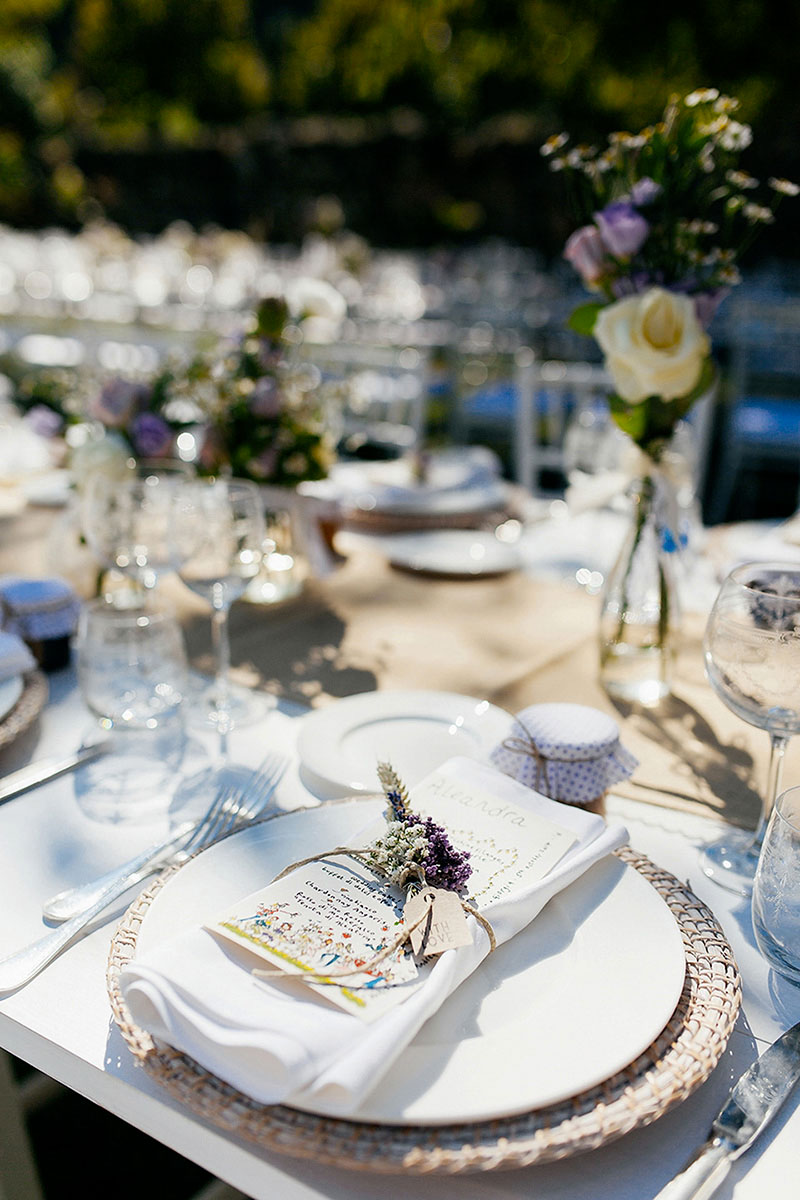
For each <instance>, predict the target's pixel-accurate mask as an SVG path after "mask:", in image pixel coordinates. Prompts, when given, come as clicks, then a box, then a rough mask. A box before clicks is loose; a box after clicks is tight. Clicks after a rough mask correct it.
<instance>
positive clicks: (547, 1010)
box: [136, 798, 686, 1125]
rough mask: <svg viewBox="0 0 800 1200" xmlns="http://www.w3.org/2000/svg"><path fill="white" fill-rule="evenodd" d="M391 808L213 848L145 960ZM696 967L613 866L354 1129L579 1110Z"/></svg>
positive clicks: (658, 902) (387, 1081) (153, 924)
mask: <svg viewBox="0 0 800 1200" xmlns="http://www.w3.org/2000/svg"><path fill="white" fill-rule="evenodd" d="M381 808H382V801H379V800H373V799H365V798H362V799H356V800H346V801H341V802H338V803H332V804H323V805H321V806H320V807H319V808H314V809H305V810H300V811H298V812H293V813H287V814H284V815H281V816H279V817H278V818H274V819H272V820H270V821H267V822H264V823H262V824H260V825H257V826H255V827H251V828H249V829H245V830H243V831H242V832H240V833H237V834H234V835H233V836H232V837H230V838H228V839H226V840H225V841H223V842H219V843H217V845H215V846H211V847H210V848H209V849H208V850H206V851H204V852H203V853H202V854H200V855H198V856H197V858H195V859H193V860H191V861H190V862H188V863H187V864H186V865H185V866H184V867H182V869H181V870H180V871H178V872H177V873H176V875H175V876H174V877H173V878H172V879H170V881H169V882H168V883H167V884H166V885H165V886H164V887H163V888H162V889H161V891H159V892H158V893H157V895H156V896H155V898H154V900H153V902H152V903H151V905H150V907H149V908H148V910H147V912H146V914H145V917H144V920H143V922H142V925H141V928H140V932H139V935H138V940H137V947H136V953H137V954H141V955H145V954H147V953H148V952H149V951H150V950H152V949H153V948H154V947H155V946H157V945H159V944H161V943H162V942H164V941H166V940H167V939H168V938H171V937H174V936H176V935H178V934H180V933H181V931H182V930H184V929H187V928H188V927H190V926H196V925H199V924H202V923H203V922H204V921H206V920H210V919H212V918H213V917H214V916H216V915H217V914H218V913H219V912H220V911H221V910H223V909H225V908H226V907H229V906H230V905H231V904H232V903H235V902H236V901H237V900H238V899H241V897H243V896H246V895H247V894H248V893H250V892H252V891H255V890H256V889H257V888H259V887H261V886H263V885H264V884H265V883H266V882H268V881H269V880H270V879H271V878H272V877H273V876H274V875H275V874H277V873H278V872H279V871H280V870H282V869H283V868H284V867H285V866H286V865H287V864H288V863H290V862H292V861H295V860H296V859H298V858H300V857H305V856H307V855H310V854H314V853H320V852H322V851H324V850H326V849H328V848H330V847H331V846H335V845H340V844H341V843H342V842H346V841H348V840H349V839H350V838H351V837H354V836H356V834H357V833H358V832H359V831H360V829H361V828H362V827H363V826H364V825H365V824H366V823H367V822H368V821H370V820H373V819H375V818H376V817H377V816H378V815H379V813H380V811H381ZM685 967H686V963H685V958H684V952H683V944H682V940H681V936H680V930H679V928H678V925H677V923H676V921H675V919H674V917H673V916H672V913H671V912H670V910H669V908H668V907H667V905H666V904H665V902H664V901H663V900H662V899H661V897H660V896H659V895H658V893H657V892H656V891H655V889H654V888H653V887H652V886H651V885H650V884H649V883H648V882H647V880H646V879H645V878H644V877H643V876H642V875H640V874H638V872H637V871H635V870H634V869H633V868H632V867H628V866H626V865H625V864H624V863H622V862H621V861H620V860H619V859H617V858H616V857H615V856H613V855H609V856H608V858H606V859H604V860H602V861H601V862H600V863H597V864H596V865H595V866H594V867H592V868H591V869H590V870H589V871H587V872H586V874H585V875H584V876H582V877H581V878H580V879H579V880H577V881H576V882H575V883H573V884H572V885H571V886H570V887H568V888H566V889H565V890H564V891H563V892H561V893H559V894H558V895H557V896H555V897H554V898H553V899H552V900H551V901H550V903H549V904H548V905H547V907H546V908H545V909H544V910H543V911H542V912H541V913H540V914H539V916H538V917H536V919H535V920H534V921H532V922H531V924H530V925H529V926H528V928H527V929H525V930H523V931H522V932H521V933H519V934H517V936H516V937H514V938H511V939H510V941H508V942H506V943H505V944H504V945H503V946H500V947H499V949H497V950H496V951H495V952H494V953H493V954H490V955H489V956H488V957H487V958H486V959H485V960H484V961H483V963H482V964H481V965H480V966H479V967H478V969H477V970H476V971H475V972H474V974H473V975H472V976H470V977H469V978H468V979H467V980H466V981H465V982H464V983H462V984H461V986H460V987H459V988H458V989H457V990H456V991H455V992H454V993H453V995H452V996H450V997H449V998H448V999H447V1000H446V1001H445V1003H444V1004H443V1005H442V1007H441V1009H440V1010H439V1011H438V1012H437V1013H436V1014H435V1015H434V1016H433V1017H431V1018H430V1019H429V1020H428V1021H427V1023H426V1024H425V1025H424V1026H423V1027H422V1029H421V1030H420V1032H419V1033H418V1034H417V1036H416V1038H415V1039H414V1040H413V1041H412V1042H411V1044H410V1045H409V1046H408V1047H407V1048H406V1049H405V1050H404V1051H403V1053H402V1055H401V1056H400V1058H399V1060H398V1061H397V1062H396V1063H395V1064H394V1066H393V1067H392V1068H391V1070H390V1071H389V1073H388V1074H387V1075H386V1077H385V1078H384V1079H383V1080H382V1081H381V1084H380V1086H379V1087H378V1088H376V1090H375V1091H374V1092H373V1093H372V1094H371V1095H370V1096H368V1097H367V1098H366V1099H365V1101H364V1103H363V1105H362V1107H361V1108H360V1109H359V1110H358V1111H357V1112H355V1113H353V1114H351V1115H352V1117H353V1119H354V1120H363V1121H377V1122H381V1123H390V1124H405V1125H441V1124H452V1123H455V1122H461V1121H481V1120H492V1119H495V1118H499V1117H503V1116H510V1115H512V1114H514V1113H521V1112H527V1111H530V1110H531V1109H536V1108H541V1107H544V1106H545V1105H549V1104H555V1103H558V1102H559V1101H561V1100H565V1099H567V1098H568V1097H570V1096H575V1095H577V1094H579V1093H580V1092H582V1091H585V1090H586V1089H587V1088H590V1087H594V1086H595V1085H596V1084H598V1083H600V1082H601V1081H602V1080H604V1079H607V1078H609V1077H610V1076H611V1075H613V1074H615V1073H616V1072H617V1071H620V1070H622V1069H623V1068H625V1067H626V1066H628V1065H629V1064H630V1063H631V1062H633V1061H634V1059H635V1058H637V1057H638V1055H639V1054H641V1053H642V1052H643V1051H644V1050H646V1048H647V1047H648V1046H649V1045H650V1043H651V1042H652V1041H653V1040H654V1039H655V1038H656V1037H658V1035H659V1034H660V1033H661V1032H662V1030H663V1029H664V1027H665V1025H666V1024H667V1022H668V1021H669V1019H670V1017H671V1016H672V1014H673V1012H674V1010H675V1007H676V1005H677V1003H678V999H679V997H680V994H681V990H682V987H683V980H684V973H685ZM309 1110H310V1111H314V1112H318V1113H320V1114H321V1115H323V1116H327V1115H335V1114H329V1113H328V1112H327V1111H326V1110H325V1109H324V1107H315V1108H313V1109H311V1108H310V1106H309Z"/></svg>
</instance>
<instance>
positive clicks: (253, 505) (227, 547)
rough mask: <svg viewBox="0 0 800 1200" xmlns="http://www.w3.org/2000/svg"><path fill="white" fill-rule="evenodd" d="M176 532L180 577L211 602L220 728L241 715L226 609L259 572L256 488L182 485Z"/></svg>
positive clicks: (212, 714) (213, 701)
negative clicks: (233, 692)
mask: <svg viewBox="0 0 800 1200" xmlns="http://www.w3.org/2000/svg"><path fill="white" fill-rule="evenodd" d="M176 531H177V538H178V545H179V554H180V560H181V561H180V566H179V569H178V573H179V575H180V578H181V579H182V580H183V582H184V583H185V584H186V586H187V587H189V588H191V590H192V591H193V592H196V593H197V595H198V596H202V597H203V599H204V600H206V601H207V602H208V603H209V604H210V605H211V609H212V626H211V630H212V639H213V646H214V653H215V658H216V669H215V679H214V685H213V688H212V691H211V697H210V705H209V708H208V714H207V715H208V720H209V721H210V722H211V723H212V724H214V725H216V726H217V727H218V728H219V729H220V731H221V732H227V730H228V729H230V728H232V727H233V724H234V721H235V720H241V716H242V714H241V713H240V714H237V711H236V709H237V703H236V701H235V699H234V697H233V696H232V695H231V689H230V681H229V670H230V640H229V634H228V614H229V612H230V608H231V605H232V604H233V602H234V600H238V599H239V597H240V596H242V595H243V594H244V592H245V590H246V589H247V587H248V585H249V583H250V582H251V581H252V580H253V579H255V577H256V576H257V575H258V572H259V570H260V568H261V559H262V555H263V548H264V539H265V537H266V528H265V524H264V513H263V508H262V504H261V497H260V495H259V491H258V488H257V487H256V485H255V484H254V483H250V482H248V481H246V480H237V479H198V480H195V481H193V482H192V483H189V484H186V486H185V487H184V488H182V490H181V499H180V505H179V510H178V513H177V517H176ZM239 703H240V704H241V703H242V702H241V701H240V702H239Z"/></svg>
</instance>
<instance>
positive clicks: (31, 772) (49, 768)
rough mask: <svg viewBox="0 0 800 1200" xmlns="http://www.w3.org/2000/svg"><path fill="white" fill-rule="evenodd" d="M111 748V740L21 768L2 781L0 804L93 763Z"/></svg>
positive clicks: (0, 785)
mask: <svg viewBox="0 0 800 1200" xmlns="http://www.w3.org/2000/svg"><path fill="white" fill-rule="evenodd" d="M110 748H111V740H110V739H109V740H108V741H105V742H94V743H93V744H92V745H91V746H84V747H83V748H82V749H80V750H76V752H75V753H74V754H70V755H69V757H68V758H43V759H42V760H41V761H40V762H35V763H31V764H30V765H29V766H27V767H22V768H20V770H19V771H12V772H11V774H10V775H6V776H5V777H4V778H3V779H0V804H3V803H4V802H5V801H6V800H12V799H13V798H14V796H19V795H21V794H22V793H23V792H27V791H28V790H29V789H30V788H33V787H37V786H38V784H40V783H46V782H47V781H48V780H50V779H55V778H56V777H57V776H59V775H64V774H65V773H66V772H67V771H72V770H74V769H75V767H79V766H81V764H82V763H87V762H93V761H94V759H96V758H99V757H100V755H101V754H105V753H106V751H107V750H109V749H110Z"/></svg>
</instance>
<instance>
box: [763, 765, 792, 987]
mask: <svg viewBox="0 0 800 1200" xmlns="http://www.w3.org/2000/svg"><path fill="white" fill-rule="evenodd" d="M752 913H753V932H754V933H755V936H756V941H757V943H758V947H759V949H760V951H761V953H762V954H763V955H764V957H765V958H766V960H767V962H768V963H769V964H770V966H772V967H774V968H775V970H776V971H778V972H779V974H781V975H784V976H785V977H786V978H787V979H790V980H791V981H792V982H793V983H797V984H800V787H792V788H787V790H786V791H785V792H782V793H781V795H780V796H779V797H778V799H777V800H776V801H775V807H774V808H773V810H772V815H771V816H770V819H769V823H768V825H767V831H766V834H765V835H764V844H763V845H762V847H761V855H760V857H759V860H758V868H757V870H756V876H755V881H754V883H753V908H752Z"/></svg>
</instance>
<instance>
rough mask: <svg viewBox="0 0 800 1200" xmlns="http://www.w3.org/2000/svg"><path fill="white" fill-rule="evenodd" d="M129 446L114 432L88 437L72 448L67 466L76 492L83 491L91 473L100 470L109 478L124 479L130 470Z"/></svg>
mask: <svg viewBox="0 0 800 1200" xmlns="http://www.w3.org/2000/svg"><path fill="white" fill-rule="evenodd" d="M130 457H131V451H130V447H129V446H128V445H127V444H126V443H125V442H124V441H123V440H122V438H121V437H119V436H118V435H116V434H114V433H108V434H105V435H104V436H103V437H100V438H88V439H87V440H86V441H84V442H82V443H81V444H80V445H78V446H75V447H74V448H73V449H72V453H71V454H70V458H69V466H70V470H71V472H72V477H73V479H74V480H75V486H76V488H77V490H78V492H83V491H84V489H85V487H86V481H87V480H88V479H89V477H90V476H91V475H94V474H95V473H97V472H101V473H102V474H103V475H107V476H108V477H109V478H110V479H124V477H125V475H126V474H127V473H128V472H129V471H130Z"/></svg>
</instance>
